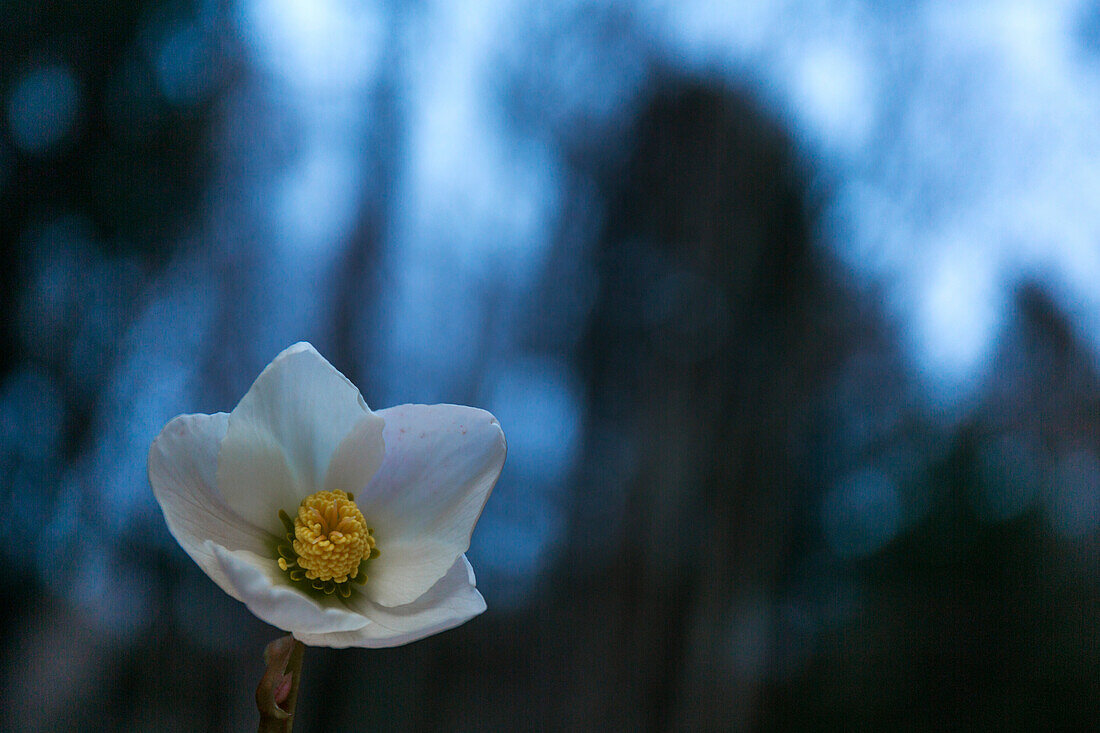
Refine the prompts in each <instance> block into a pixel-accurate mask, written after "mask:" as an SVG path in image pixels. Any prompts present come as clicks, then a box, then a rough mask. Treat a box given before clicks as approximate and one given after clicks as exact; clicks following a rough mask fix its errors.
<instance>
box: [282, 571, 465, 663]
mask: <svg viewBox="0 0 1100 733" xmlns="http://www.w3.org/2000/svg"><path fill="white" fill-rule="evenodd" d="M370 582H371V581H370V580H368V581H367V583H368V585H369V584H370ZM474 584H475V581H474V570H473V568H472V567H470V563H469V562H468V561H467V560H466V556H465V555H460V556H459V558H458V559H457V560H455V562H454V564H453V565H452V566H451V568H450V569H449V570H448V571H447V572H446V573H445V574H444V575H443V577H442V578H440V579H439V580H438V581H437V582H436V583H435V585H433V586H432V587H431V588H430V589H429V590H428V592H427V593H425V594H424V595H422V596H421V597H420V598H418V599H417V600H416V601H415V602H413V603H410V604H408V605H405V606H398V607H395V608H388V607H383V606H379V605H377V604H374V603H371V602H370V601H369V600H367V599H366V598H364V597H362V596H360V597H359V598H356V597H355V596H352V598H351V600H350V601H349V605H352V606H353V607H355V608H356V609H358V610H359V611H360V612H361V613H363V615H365V616H367V618H369V619H370V621H371V623H369V624H367V625H366V626H364V627H362V628H360V629H358V630H356V631H344V632H336V633H330V634H310V633H295V634H294V636H295V638H297V639H298V640H299V641H301V642H302V643H303V644H307V645H309V646H329V647H336V648H344V647H352V646H358V647H390V646H400V645H401V644H408V643H409V642H411V641H417V640H418V639H423V638H424V637H427V636H431V635H432V634H437V633H439V632H440V631H446V630H447V629H452V628H454V627H455V626H459V625H461V624H463V623H465V622H467V621H469V620H470V619H471V618H473V617H474V616H477V615H478V614H479V613H481V612H482V611H484V610H485V599H484V598H482V597H481V594H480V593H478V592H477V589H476V588H475V587H474Z"/></svg>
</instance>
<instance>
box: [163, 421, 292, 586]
mask: <svg viewBox="0 0 1100 733" xmlns="http://www.w3.org/2000/svg"><path fill="white" fill-rule="evenodd" d="M228 420H229V415H227V414H225V413H224V412H219V413H217V414H214V415H180V416H178V417H176V418H173V419H172V420H171V421H170V422H169V423H168V424H167V425H165V426H164V429H163V430H161V431H160V435H158V436H157V439H156V440H154V441H153V445H152V447H151V448H149V483H150V484H152V486H153V495H154V496H156V499H157V503H159V504H160V508H161V511H163V512H164V521H165V522H166V523H167V524H168V531H169V532H171V533H172V536H173V537H175V538H176V541H177V542H179V543H180V546H181V547H183V549H184V551H185V552H186V553H187V554H188V555H190V556H191V559H192V560H194V561H195V562H196V563H198V565H199V567H200V568H202V569H203V571H204V572H205V573H206V574H207V575H209V576H210V577H211V578H212V579H213V580H214V582H215V583H217V584H218V585H219V586H221V588H222V589H223V590H225V591H226V592H227V593H229V594H230V595H231V596H233V597H235V598H239V596H237V593H236V590H235V589H234V588H233V585H232V584H231V583H230V582H229V580H228V579H227V578H226V577H225V573H224V572H223V571H222V568H221V565H220V564H219V563H218V561H217V558H215V557H214V555H213V553H211V552H210V551H209V550H208V549H207V548H206V546H205V544H206V541H207V540H213V541H214V542H216V543H217V544H219V545H222V546H224V547H227V548H229V549H231V550H251V551H253V552H263V551H264V549H265V548H266V546H267V544H268V543H269V542H270V541H271V540H272V539H274V538H272V537H269V536H268V535H267V533H265V532H263V531H262V530H260V529H259V528H258V527H255V526H254V525H252V524H250V523H249V522H247V521H245V520H244V519H242V518H241V517H240V516H238V515H237V514H236V513H235V512H233V510H232V509H230V508H229V507H228V506H227V505H226V503H225V500H224V499H223V498H222V496H221V494H220V493H219V492H218V489H217V482H216V480H215V471H216V467H217V463H218V446H219V444H220V443H221V440H222V437H223V436H224V435H225V431H226V427H227V425H228Z"/></svg>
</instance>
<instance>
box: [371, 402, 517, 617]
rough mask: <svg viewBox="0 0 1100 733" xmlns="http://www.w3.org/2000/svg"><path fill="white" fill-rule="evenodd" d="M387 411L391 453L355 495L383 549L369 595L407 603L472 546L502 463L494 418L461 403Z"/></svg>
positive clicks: (502, 446)
mask: <svg viewBox="0 0 1100 733" xmlns="http://www.w3.org/2000/svg"><path fill="white" fill-rule="evenodd" d="M378 414H379V415H381V416H382V417H383V418H384V419H385V429H384V431H383V436H384V439H385V446H386V457H385V460H384V461H383V462H382V467H381V469H379V471H378V473H377V474H376V475H375V477H374V481H372V482H371V484H370V486H368V487H367V489H366V490H365V491H364V493H363V494H362V495H361V496H360V495H357V496H356V502H357V503H358V504H359V507H360V508H361V509H362V511H363V514H364V516H366V518H367V523H368V524H369V525H370V526H371V527H373V528H374V530H375V538H376V539H377V541H378V548H379V550H380V551H381V555H380V556H379V557H378V558H376V559H374V560H371V563H370V569H369V570H368V573H369V574H370V581H369V582H368V584H367V585H366V586H364V591H365V593H366V594H367V596H368V597H369V598H370V599H371V600H372V601H374V602H375V603H378V604H381V605H384V606H403V605H405V604H408V603H412V602H413V601H415V600H417V598H419V597H420V596H421V594H423V593H425V592H426V591H427V590H428V589H429V588H431V587H432V585H433V584H435V582H436V581H437V580H439V579H440V578H441V577H443V574H444V573H446V572H447V571H448V570H449V569H450V568H451V567H452V566H453V565H454V563H455V559H456V558H457V557H458V556H459V555H461V554H462V553H464V552H465V551H466V550H467V549H469V547H470V535H471V533H472V532H473V529H474V524H476V523H477V519H478V517H479V516H480V515H481V510H482V508H483V507H484V506H485V501H486V500H487V499H488V498H489V492H490V491H492V489H493V486H494V485H495V484H496V481H497V478H498V477H499V476H500V470H501V468H502V467H503V465H504V458H505V454H506V453H507V447H506V445H505V442H504V433H503V432H502V431H501V429H500V425H499V424H498V423H497V421H496V418H494V417H493V416H492V415H490V414H489V413H488V412H485V411H484V410H478V409H475V408H472V407H462V406H459V405H401V406H399V407H391V408H388V409H385V410H379V411H378Z"/></svg>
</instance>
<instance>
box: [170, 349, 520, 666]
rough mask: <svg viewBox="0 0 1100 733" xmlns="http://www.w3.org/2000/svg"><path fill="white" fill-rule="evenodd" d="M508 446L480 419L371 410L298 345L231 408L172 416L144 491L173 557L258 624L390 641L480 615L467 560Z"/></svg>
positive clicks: (336, 639)
mask: <svg viewBox="0 0 1100 733" xmlns="http://www.w3.org/2000/svg"><path fill="white" fill-rule="evenodd" d="M505 452H506V448H505V443H504V433H503V432H501V429H500V425H499V424H498V423H497V421H496V418H494V417H493V416H492V415H490V414H489V413H488V412H485V411H483V410H478V409H474V408H472V407H461V406H458V405H401V406H398V407H391V408H389V409H385V410H379V411H377V412H372V411H371V410H370V409H369V408H368V407H367V405H366V403H365V402H364V401H363V397H362V396H361V395H360V394H359V390H358V389H356V387H355V385H353V384H352V383H351V382H350V381H349V380H348V379H347V378H346V377H345V376H344V375H343V374H341V373H340V372H338V371H337V370H336V369H335V368H333V366H332V365H331V364H329V363H328V362H327V361H326V360H325V359H324V357H322V356H321V355H320V354H319V353H317V351H316V350H315V349H314V348H313V347H312V346H311V345H309V344H307V343H299V344H295V345H294V346H291V347H290V348H288V349H287V350H286V351H284V352H282V353H281V354H279V355H278V356H277V357H275V360H274V361H272V362H271V363H270V364H269V365H268V366H267V368H265V369H264V370H263V372H262V373H261V374H260V376H259V377H257V379H256V381H255V383H253V385H252V387H251V388H250V389H249V390H248V392H247V394H245V396H244V397H243V398H242V399H241V401H240V403H239V404H238V405H237V407H236V408H234V410H233V412H231V413H230V414H228V415H227V414H225V413H223V412H222V413H216V414H214V415H180V416H178V417H176V418H174V419H173V420H171V421H170V422H169V423H168V424H167V425H166V426H165V427H164V429H163V430H162V431H161V433H160V435H159V436H157V439H156V440H155V441H154V442H153V446H152V448H150V450H149V482H150V483H151V484H152V486H153V493H154V494H155V495H156V498H157V502H158V503H159V504H160V507H161V509H162V510H163V511H164V519H165V521H166V522H167V523H168V529H169V531H171V533H172V535H173V536H174V537H175V538H176V540H177V541H178V542H179V543H180V545H181V546H182V547H183V549H184V550H185V551H186V552H187V554H188V555H190V556H191V559H193V560H194V561H195V562H196V563H198V565H199V567H201V568H202V569H203V571H204V572H205V573H206V574H207V575H209V576H210V578H211V579H212V580H213V581H214V582H215V583H217V584H218V585H219V586H221V588H222V590H224V591H225V592H226V593H228V594H229V595H231V596H233V597H234V598H236V599H237V600H239V601H242V602H244V604H245V605H246V606H248V609H249V610H250V611H252V613H254V614H255V615H256V616H258V617H260V618H261V619H263V620H264V621H266V622H268V623H270V624H272V625H274V626H277V627H279V628H281V629H283V630H285V631H289V632H290V633H292V634H293V635H294V637H295V638H297V639H298V640H299V641H301V642H303V643H305V644H307V645H310V646H330V647H349V646H361V647H386V646H397V645H399V644H405V643H408V642H410V641H415V640H417V639H421V638H423V637H425V636H429V635H431V634H434V633H437V632H440V631H444V630H446V629H450V628H453V627H455V626H458V625H459V624H462V623H464V622H465V621H467V620H469V619H470V618H472V617H474V616H476V615H477V614H479V613H481V612H482V611H484V610H485V601H484V599H482V597H481V594H480V593H478V592H477V590H476V588H475V587H474V572H473V569H472V568H471V567H470V563H469V561H468V560H467V559H466V555H465V554H464V553H465V552H466V550H467V549H468V548H469V545H470V535H471V533H472V532H473V529H474V524H475V523H476V522H477V519H478V517H479V516H480V514H481V510H482V507H484V506H485V500H486V499H487V498H488V497H489V492H490V491H491V490H492V488H493V485H494V484H495V483H496V480H497V477H498V476H499V475H500V470H501V468H502V466H503V465H504V456H505Z"/></svg>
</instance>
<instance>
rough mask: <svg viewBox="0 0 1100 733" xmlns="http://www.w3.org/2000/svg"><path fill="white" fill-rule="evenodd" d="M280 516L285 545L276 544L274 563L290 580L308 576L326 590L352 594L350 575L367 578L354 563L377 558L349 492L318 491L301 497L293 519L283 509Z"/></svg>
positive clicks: (357, 563) (355, 579)
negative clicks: (285, 534) (349, 584)
mask: <svg viewBox="0 0 1100 733" xmlns="http://www.w3.org/2000/svg"><path fill="white" fill-rule="evenodd" d="M279 519H280V520H282V522H283V526H284V527H285V528H286V530H287V540H288V541H289V542H290V544H289V545H280V546H279V547H278V548H277V549H278V552H279V555H280V557H279V559H278V563H279V567H280V568H281V569H283V570H285V571H286V572H287V573H288V574H289V575H290V578H291V580H295V581H307V582H309V584H310V585H311V586H312V587H313V588H315V589H316V590H320V591H323V592H325V593H329V594H331V593H333V592H337V591H338V592H339V593H340V595H341V596H343V597H345V598H347V597H348V596H349V595H351V589H350V587H348V586H347V585H346V584H347V582H348V581H349V580H354V581H356V582H357V583H362V582H364V581H365V580H366V576H365V575H364V574H363V573H361V572H360V567H359V565H360V563H361V562H362V561H363V560H365V559H367V558H371V557H377V556H378V550H377V549H376V548H375V546H374V544H375V543H374V537H373V536H372V535H373V530H372V529H370V528H369V527H367V520H366V519H365V518H364V517H363V513H362V512H361V511H359V507H357V506H356V505H355V502H354V501H353V500H352V497H351V495H350V494H346V493H344V492H343V491H339V490H337V491H318V492H317V493H316V494H310V495H309V496H307V497H306V498H305V499H303V500H302V503H301V504H300V505H299V506H298V514H297V516H296V517H295V518H294V519H293V521H292V520H291V518H290V516H288V515H287V513H286V512H282V511H280V512H279Z"/></svg>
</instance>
